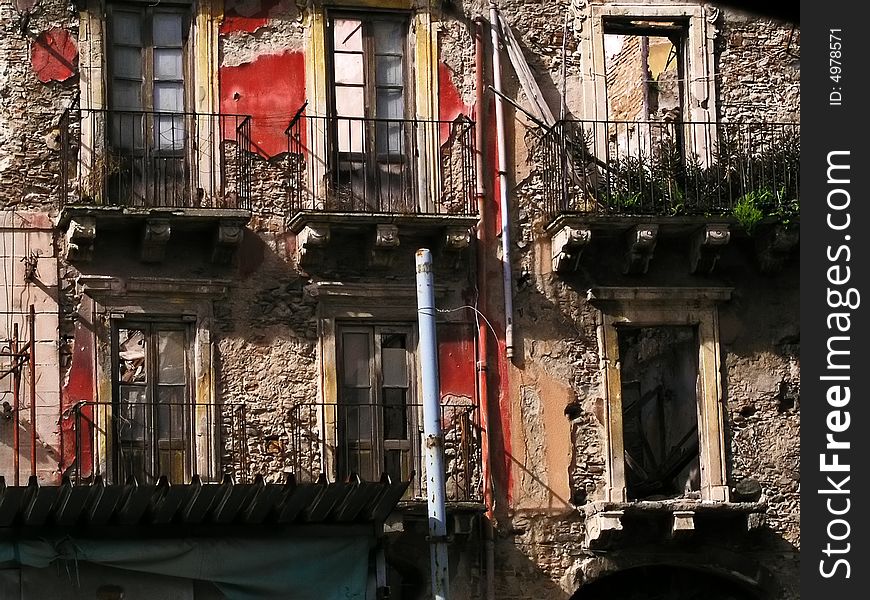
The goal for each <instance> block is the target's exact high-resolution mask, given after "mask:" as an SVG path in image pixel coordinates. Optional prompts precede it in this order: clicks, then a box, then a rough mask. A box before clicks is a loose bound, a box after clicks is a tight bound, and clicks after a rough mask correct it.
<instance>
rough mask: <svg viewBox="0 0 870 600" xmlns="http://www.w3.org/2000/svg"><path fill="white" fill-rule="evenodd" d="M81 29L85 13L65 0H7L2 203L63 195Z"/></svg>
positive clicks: (3, 8) (0, 86)
mask: <svg viewBox="0 0 870 600" xmlns="http://www.w3.org/2000/svg"><path fill="white" fill-rule="evenodd" d="M77 34H78V13H77V12H76V11H75V9H74V8H73V6H72V5H71V4H70V3H69V2H67V1H66V0H3V1H2V3H0V57H2V60H0V100H2V102H0V104H2V107H3V108H2V109H0V148H2V149H3V150H2V154H0V181H2V184H0V208H6V209H8V208H12V207H15V208H18V209H22V208H33V209H35V208H42V209H48V208H49V207H50V206H51V205H52V203H54V202H55V201H56V198H57V194H58V184H59V168H58V167H59V163H58V161H57V149H58V135H59V134H58V129H57V128H58V122H59V120H60V116H61V113H62V112H63V110H64V109H65V108H67V107H69V106H71V104H72V102H73V100H74V98H75V96H76V93H77V91H78V85H77V82H78V78H77V76H75V75H73V74H72V73H73V71H70V70H67V69H65V66H64V64H62V63H68V64H69V66H71V67H74V66H75V61H76V59H77V55H76V48H75V38H76V36H77ZM58 44H59V45H58ZM55 56H61V57H63V58H55ZM40 77H43V78H46V79H48V80H47V81H41V80H40ZM55 78H60V79H62V80H57V79H55Z"/></svg>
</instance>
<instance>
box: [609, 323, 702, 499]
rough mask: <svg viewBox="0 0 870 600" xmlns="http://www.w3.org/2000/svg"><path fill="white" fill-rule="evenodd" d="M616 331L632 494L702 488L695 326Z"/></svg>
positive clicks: (678, 492)
mask: <svg viewBox="0 0 870 600" xmlns="http://www.w3.org/2000/svg"><path fill="white" fill-rule="evenodd" d="M617 336H618V341H619V363H620V378H621V390H622V432H623V441H624V444H625V473H626V476H625V480H626V481H625V484H626V494H627V496H628V499H629V500H641V499H647V498H652V497H676V496H681V495H692V494H693V493H697V492H699V491H700V463H699V454H698V396H697V384H698V341H697V335H696V332H695V327H692V326H686V325H682V326H662V327H620V328H618V329H617Z"/></svg>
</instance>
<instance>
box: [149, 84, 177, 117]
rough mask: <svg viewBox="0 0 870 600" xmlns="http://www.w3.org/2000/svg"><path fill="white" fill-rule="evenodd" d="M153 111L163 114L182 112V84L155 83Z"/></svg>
mask: <svg viewBox="0 0 870 600" xmlns="http://www.w3.org/2000/svg"><path fill="white" fill-rule="evenodd" d="M154 110H156V111H163V112H184V84H182V83H175V82H173V83H155V84H154Z"/></svg>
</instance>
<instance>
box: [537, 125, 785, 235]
mask: <svg viewBox="0 0 870 600" xmlns="http://www.w3.org/2000/svg"><path fill="white" fill-rule="evenodd" d="M536 153H537V156H538V158H537V162H538V167H539V170H540V175H541V180H542V183H543V186H544V189H545V193H544V198H545V199H544V211H545V213H546V215H547V217H548V219H549V220H552V219H554V218H555V217H557V216H558V215H560V214H566V213H568V214H571V213H574V214H594V215H625V216H632V215H657V216H679V215H707V216H726V215H734V216H737V217H738V220H739V219H741V218H742V217H741V213H743V214H744V215H745V214H746V213H747V212H749V213H751V212H752V211H758V212H757V213H756V214H760V215H765V216H767V215H778V216H781V217H784V218H788V217H792V216H796V215H797V213H798V209H799V195H798V192H799V188H800V181H799V175H800V125H799V124H797V123H706V122H704V123H674V122H670V123H669V122H658V121H655V122H653V121H645V122H640V121H560V122H558V123H556V124H555V125H554V126H553V127H552V128H551V129H549V130H548V131H546V132H544V134H543V136H542V137H541V138H540V140H539V144H538V146H537V148H536Z"/></svg>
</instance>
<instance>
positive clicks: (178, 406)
mask: <svg viewBox="0 0 870 600" xmlns="http://www.w3.org/2000/svg"><path fill="white" fill-rule="evenodd" d="M184 390H185V388H184V386H183V385H173V386H164V385H161V386H159V387H158V390H157V402H158V406H157V415H156V418H157V423H156V426H155V428H154V429H155V430H156V431H157V439H158V440H160V441H166V442H169V443H175V442H179V443H180V442H181V441H183V440H184V416H185V411H186V410H187V409H188V407H187V405H186V404H185V402H184Z"/></svg>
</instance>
